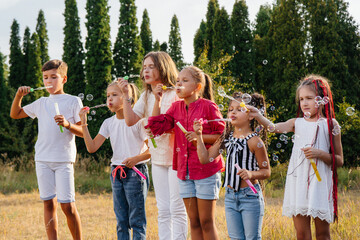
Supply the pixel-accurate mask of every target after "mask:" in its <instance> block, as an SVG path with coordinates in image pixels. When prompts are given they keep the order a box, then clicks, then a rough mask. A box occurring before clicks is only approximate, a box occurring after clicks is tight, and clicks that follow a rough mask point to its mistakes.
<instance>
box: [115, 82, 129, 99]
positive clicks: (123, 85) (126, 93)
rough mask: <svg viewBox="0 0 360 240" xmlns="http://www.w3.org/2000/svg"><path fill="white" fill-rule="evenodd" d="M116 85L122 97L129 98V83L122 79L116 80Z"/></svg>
mask: <svg viewBox="0 0 360 240" xmlns="http://www.w3.org/2000/svg"><path fill="white" fill-rule="evenodd" d="M117 84H118V87H119V88H120V90H121V92H122V93H123V94H124V96H125V97H126V98H129V82H128V81H127V80H125V79H123V78H118V79H117Z"/></svg>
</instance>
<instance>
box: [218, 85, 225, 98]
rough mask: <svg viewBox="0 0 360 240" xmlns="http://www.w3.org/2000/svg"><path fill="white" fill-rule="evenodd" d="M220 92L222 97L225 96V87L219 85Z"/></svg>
mask: <svg viewBox="0 0 360 240" xmlns="http://www.w3.org/2000/svg"><path fill="white" fill-rule="evenodd" d="M218 94H219V95H220V96H222V97H225V95H226V92H225V91H224V88H223V87H218Z"/></svg>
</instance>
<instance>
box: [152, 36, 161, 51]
mask: <svg viewBox="0 0 360 240" xmlns="http://www.w3.org/2000/svg"><path fill="white" fill-rule="evenodd" d="M153 51H160V42H159V40H157V39H156V41H155V42H154V46H153Z"/></svg>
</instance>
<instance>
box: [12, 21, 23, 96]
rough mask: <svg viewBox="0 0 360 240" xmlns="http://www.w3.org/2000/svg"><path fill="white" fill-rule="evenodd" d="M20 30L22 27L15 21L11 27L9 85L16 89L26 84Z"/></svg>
mask: <svg viewBox="0 0 360 240" xmlns="http://www.w3.org/2000/svg"><path fill="white" fill-rule="evenodd" d="M19 28H20V26H19V24H18V22H17V21H16V20H15V19H14V21H13V23H12V25H11V34H10V55H9V64H10V76H9V85H10V86H11V87H13V88H15V89H17V88H18V87H20V86H21V85H23V84H24V83H25V79H24V64H23V54H22V52H21V46H20V41H21V40H20V35H19Z"/></svg>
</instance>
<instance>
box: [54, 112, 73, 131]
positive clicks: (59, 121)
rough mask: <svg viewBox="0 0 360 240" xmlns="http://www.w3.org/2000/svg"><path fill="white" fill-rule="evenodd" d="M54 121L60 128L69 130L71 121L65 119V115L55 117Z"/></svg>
mask: <svg viewBox="0 0 360 240" xmlns="http://www.w3.org/2000/svg"><path fill="white" fill-rule="evenodd" d="M54 119H55V122H56V124H57V125H59V126H63V127H64V128H68V127H69V126H70V123H69V121H68V120H66V119H65V117H64V115H55V117H54Z"/></svg>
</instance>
